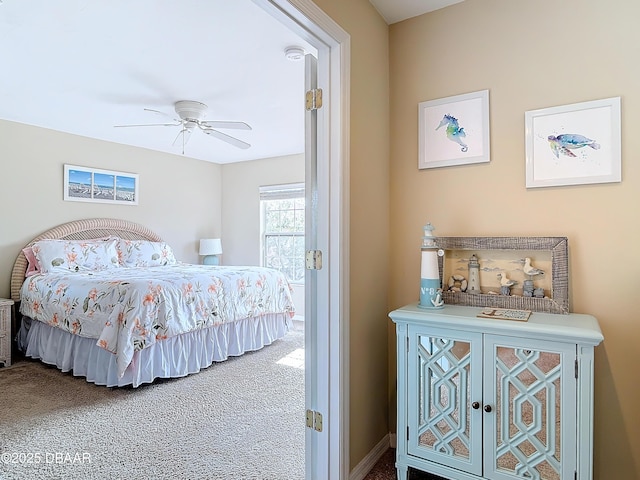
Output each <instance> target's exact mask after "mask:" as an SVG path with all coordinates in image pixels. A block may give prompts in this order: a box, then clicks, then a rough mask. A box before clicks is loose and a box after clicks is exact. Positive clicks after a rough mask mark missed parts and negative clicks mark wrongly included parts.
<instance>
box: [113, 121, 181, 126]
mask: <svg viewBox="0 0 640 480" xmlns="http://www.w3.org/2000/svg"><path fill="white" fill-rule="evenodd" d="M179 125H182V122H177V123H142V124H136V125H114V127H177V126H179Z"/></svg>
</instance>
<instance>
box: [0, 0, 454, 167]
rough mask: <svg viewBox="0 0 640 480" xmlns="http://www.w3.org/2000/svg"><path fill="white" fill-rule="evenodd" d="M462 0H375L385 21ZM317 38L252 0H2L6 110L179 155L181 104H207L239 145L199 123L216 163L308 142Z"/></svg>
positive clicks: (0, 52) (203, 147)
mask: <svg viewBox="0 0 640 480" xmlns="http://www.w3.org/2000/svg"><path fill="white" fill-rule="evenodd" d="M458 1H461V0H371V3H372V4H373V5H374V6H375V7H376V8H377V9H378V11H379V12H380V13H381V14H382V15H383V16H384V18H385V20H386V21H387V22H388V23H394V22H396V21H400V20H402V19H405V18H409V17H411V16H415V15H420V14H422V13H426V12H427V11H431V10H434V9H437V8H442V7H443V6H446V5H449V4H452V3H457V2H458ZM292 45H295V46H301V47H303V48H304V49H305V51H306V52H308V53H312V54H315V53H316V52H315V49H313V47H311V46H310V45H309V44H308V43H306V42H305V41H303V40H302V39H301V38H300V37H299V36H297V35H296V34H294V33H293V32H291V31H290V30H289V29H288V28H286V27H285V26H284V25H282V24H281V23H280V22H278V21H277V20H275V19H273V18H272V17H271V16H270V15H269V14H267V13H266V12H264V11H263V10H262V9H261V8H260V7H258V6H257V5H255V4H254V3H253V2H252V0H233V1H230V0H136V1H131V0H56V1H52V0H0V69H1V70H0V71H1V72H2V73H1V74H0V119H5V120H10V121H15V122H20V123H25V124H29V125H35V126H39V127H44V128H49V129H53V130H58V131H62V132H67V133H72V134H76V135H82V136H85V137H90V138H97V139H101V140H106V141H111V142H116V143H121V144H125V145H133V146H137V147H143V148H148V149H152V150H158V151H163V152H169V153H174V154H179V155H181V154H183V153H182V151H183V147H182V143H181V142H180V141H177V142H176V144H175V145H174V141H175V140H176V137H177V136H178V133H179V132H180V127H178V126H156V127H138V128H115V127H114V125H123V124H147V123H166V122H167V120H169V122H170V120H171V119H168V118H167V117H164V116H161V115H158V114H157V113H153V112H149V111H146V110H145V108H148V109H152V110H157V111H161V112H165V113H166V114H167V115H169V116H170V117H172V118H175V117H176V115H175V111H174V107H173V105H174V103H175V102H176V101H178V100H195V101H198V102H202V103H205V104H207V105H208V107H209V108H208V111H207V116H206V120H224V121H242V122H246V123H248V124H249V125H250V126H251V127H252V130H251V131H236V130H221V131H222V132H224V133H227V134H231V135H233V136H235V137H237V138H239V139H240V140H242V141H244V142H247V143H250V144H251V147H250V148H249V149H246V150H242V149H239V148H236V147H234V146H231V145H229V144H227V143H225V142H222V141H221V140H218V139H216V138H214V137H211V136H208V135H205V134H203V132H201V131H198V130H197V129H196V131H194V132H193V134H192V135H191V138H190V140H189V142H188V143H187V145H186V146H185V147H184V155H186V156H189V157H192V158H196V159H201V160H206V161H211V162H216V163H221V164H222V163H231V162H237V161H245V160H253V159H258V158H268V157H273V156H281V155H290V154H297V153H302V152H303V151H304V109H303V97H304V62H292V61H290V60H288V59H286V58H285V55H284V50H285V48H286V47H288V46H292Z"/></svg>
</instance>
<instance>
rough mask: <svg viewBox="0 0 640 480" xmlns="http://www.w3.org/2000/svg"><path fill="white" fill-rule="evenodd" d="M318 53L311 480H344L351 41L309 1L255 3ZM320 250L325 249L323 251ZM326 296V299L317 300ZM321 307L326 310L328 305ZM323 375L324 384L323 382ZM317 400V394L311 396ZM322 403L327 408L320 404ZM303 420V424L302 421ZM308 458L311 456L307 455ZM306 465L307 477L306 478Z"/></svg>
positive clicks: (346, 463)
mask: <svg viewBox="0 0 640 480" xmlns="http://www.w3.org/2000/svg"><path fill="white" fill-rule="evenodd" d="M252 1H253V2H254V3H255V4H256V5H258V6H260V7H261V8H263V9H264V10H265V11H266V12H268V13H269V14H271V15H272V16H273V17H274V18H276V19H277V20H279V21H281V22H282V23H283V24H284V25H286V26H287V27H288V28H290V29H291V30H292V31H294V32H295V33H297V34H298V35H300V36H301V37H302V38H303V39H304V40H306V41H307V42H308V43H309V44H311V45H313V46H314V47H316V48H317V50H318V85H319V87H320V88H322V89H323V97H324V98H323V101H324V103H325V105H326V106H327V109H326V113H325V114H324V115H323V116H322V120H320V121H319V123H318V177H319V186H318V192H319V197H320V196H322V197H323V200H322V201H324V202H327V203H326V206H327V211H328V216H329V218H328V219H327V220H328V225H327V227H328V228H327V235H326V238H325V239H323V241H322V242H320V243H321V246H322V248H326V250H327V251H326V252H325V258H326V259H327V260H326V261H325V260H324V259H323V263H324V264H325V265H326V266H327V270H326V275H324V278H323V285H319V288H318V293H319V298H318V300H319V302H320V303H321V304H322V305H324V309H325V310H324V313H325V315H326V318H318V319H317V320H318V325H317V326H318V330H317V332H318V337H319V338H318V344H317V347H318V348H316V349H314V351H315V355H316V360H315V361H316V362H317V359H318V357H319V356H321V355H322V356H323V357H324V356H325V355H326V357H325V358H324V359H323V360H324V361H323V362H320V364H324V365H326V372H323V371H320V372H319V373H320V375H319V378H318V379H317V382H316V386H315V388H317V389H323V390H324V389H326V392H322V393H324V394H325V395H321V397H324V398H325V401H326V402H327V405H318V408H320V409H326V410H322V411H321V413H323V415H324V431H323V432H319V433H318V442H317V443H315V442H314V447H313V448H314V449H315V451H314V452H313V463H314V465H313V466H312V468H313V470H311V474H312V478H331V479H348V478H349V467H350V465H349V461H350V460H349V150H350V144H349V118H350V116H349V115H350V111H349V105H350V98H349V91H350V65H351V59H350V50H351V39H350V36H349V34H348V33H347V32H346V31H345V30H343V29H342V27H340V26H339V25H338V24H337V23H336V22H335V21H334V20H333V19H331V17H329V16H328V15H327V14H326V13H325V12H324V11H322V10H321V9H320V8H319V7H318V6H317V5H316V4H315V3H313V2H312V1H311V0H252ZM322 243H324V245H322ZM322 297H326V298H322ZM325 302H326V303H325ZM323 376H324V378H322V377H323ZM316 393H319V392H316ZM321 403H324V402H321ZM301 421H302V419H301ZM307 458H309V457H308V455H307ZM308 467H309V466H307V468H306V471H307V472H310V470H309V468H308Z"/></svg>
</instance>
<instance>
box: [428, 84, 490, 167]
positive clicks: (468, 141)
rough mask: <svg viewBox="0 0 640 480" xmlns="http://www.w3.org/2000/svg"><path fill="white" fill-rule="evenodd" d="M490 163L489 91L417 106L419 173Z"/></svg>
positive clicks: (430, 101) (431, 101) (437, 100)
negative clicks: (433, 169)
mask: <svg viewBox="0 0 640 480" xmlns="http://www.w3.org/2000/svg"><path fill="white" fill-rule="evenodd" d="M489 161H490V152H489V90H482V91H479V92H473V93H466V94H462V95H455V96H452V97H446V98H439V99H436V100H428V101H425V102H421V103H419V104H418V168H419V169H424V168H436V167H448V166H452V165H465V164H469V163H483V162H489Z"/></svg>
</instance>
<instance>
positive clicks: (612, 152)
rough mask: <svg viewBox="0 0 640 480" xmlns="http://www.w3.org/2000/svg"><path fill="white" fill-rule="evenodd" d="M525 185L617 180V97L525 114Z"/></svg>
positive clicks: (560, 184) (619, 160) (619, 154)
mask: <svg viewBox="0 0 640 480" xmlns="http://www.w3.org/2000/svg"><path fill="white" fill-rule="evenodd" d="M525 149H526V185H527V188H536V187H551V186H563V185H582V184H591V183H612V182H620V181H621V142H620V97H614V98H606V99H603V100H594V101H590V102H582V103H574V104H571V105H564V106H559V107H551V108H543V109H540V110H531V111H528V112H525Z"/></svg>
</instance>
